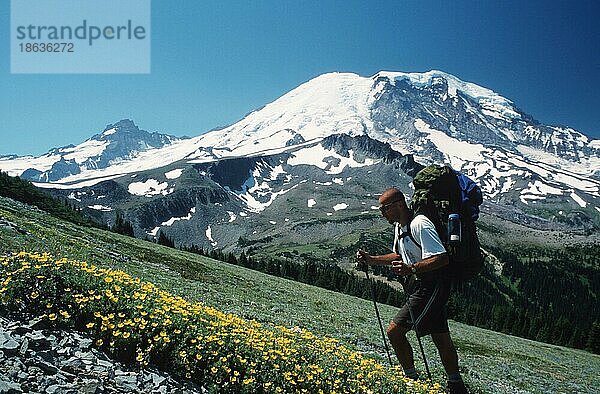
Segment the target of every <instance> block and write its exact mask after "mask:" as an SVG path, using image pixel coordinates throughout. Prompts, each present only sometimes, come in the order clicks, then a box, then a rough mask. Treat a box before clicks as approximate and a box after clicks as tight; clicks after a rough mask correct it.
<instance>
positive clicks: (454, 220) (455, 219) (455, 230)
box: [448, 213, 461, 245]
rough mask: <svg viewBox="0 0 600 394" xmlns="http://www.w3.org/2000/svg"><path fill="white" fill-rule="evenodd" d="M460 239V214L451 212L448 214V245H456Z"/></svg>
mask: <svg viewBox="0 0 600 394" xmlns="http://www.w3.org/2000/svg"><path fill="white" fill-rule="evenodd" d="M460 240H461V232H460V216H459V215H458V214H457V213H451V214H450V215H448V242H449V243H450V245H458V244H459V243H460Z"/></svg>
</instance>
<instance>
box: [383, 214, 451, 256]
mask: <svg viewBox="0 0 600 394" xmlns="http://www.w3.org/2000/svg"><path fill="white" fill-rule="evenodd" d="M407 230H408V226H403V227H401V226H400V224H399V223H396V228H395V232H394V248H393V249H394V253H396V254H399V255H400V256H402V260H404V262H405V263H407V264H414V263H416V262H417V261H421V260H423V259H426V258H428V257H431V256H435V255H438V254H442V253H446V249H445V248H444V245H443V244H442V241H441V240H440V237H439V235H438V233H437V231H436V230H435V226H434V225H433V223H432V222H431V220H429V219H428V218H427V216H425V215H417V216H415V217H414V218H413V220H412V221H411V222H410V232H411V235H412V236H413V238H414V239H415V241H417V242H418V243H419V245H420V246H421V247H419V245H416V244H415V242H414V241H413V240H412V239H410V237H409V236H406V237H403V238H400V236H401V235H402V234H405V233H406V231H407Z"/></svg>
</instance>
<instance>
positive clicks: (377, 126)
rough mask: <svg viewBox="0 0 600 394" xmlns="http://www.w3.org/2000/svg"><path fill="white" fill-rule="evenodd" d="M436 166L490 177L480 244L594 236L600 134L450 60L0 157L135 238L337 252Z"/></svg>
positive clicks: (376, 225)
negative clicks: (189, 130) (192, 125)
mask: <svg viewBox="0 0 600 394" xmlns="http://www.w3.org/2000/svg"><path fill="white" fill-rule="evenodd" d="M431 163H447V164H450V165H451V166H452V167H453V168H455V169H457V170H460V171H462V172H463V173H466V174H467V175H469V176H470V177H472V178H473V179H475V180H476V181H477V182H478V183H479V184H480V185H481V187H482V189H483V191H484V194H485V197H484V198H485V203H484V205H483V208H482V211H483V215H482V219H481V221H480V229H481V230H483V234H482V237H483V238H484V243H485V242H488V243H489V242H492V243H498V242H504V241H507V242H525V241H527V242H532V243H540V242H541V243H543V244H546V243H553V242H558V243H559V244H561V243H562V241H564V240H565V239H566V240H567V242H569V243H572V242H574V240H575V241H577V240H579V241H583V240H585V239H587V240H590V237H591V240H594V239H597V229H598V226H599V225H600V140H592V139H590V138H588V137H586V136H585V135H583V134H581V133H579V132H577V131H576V130H574V129H572V128H569V127H563V126H550V125H544V124H541V123H539V122H537V121H536V120H535V119H533V118H532V117H531V116H529V115H527V114H526V113H524V112H523V111H521V110H520V109H519V108H517V107H516V106H515V105H514V104H513V103H512V102H511V101H510V100H509V99H506V98H504V97H502V96H500V95H498V94H496V93H494V92H493V91H492V90H489V89H486V88H483V87H480V86H478V85H475V84H473V83H469V82H463V81H461V80H460V79H458V78H456V77H454V76H452V75H449V74H447V73H444V72H440V71H430V72H426V73H400V72H379V73H377V74H375V75H374V76H372V77H362V76H359V75H356V74H350V73H328V74H323V75H320V76H318V77H316V78H314V79H312V80H310V81H308V82H306V83H304V84H302V85H300V86H299V87H297V88H296V89H294V90H292V91H290V92H289V93H287V94H285V95H283V96H282V97H280V98H279V99H277V100H275V101H274V102H272V103H270V104H267V105H265V106H264V107H262V108H260V109H258V110H255V111H253V112H251V113H250V114H248V115H247V116H246V117H244V118H243V119H242V120H240V121H238V122H236V123H235V124H233V125H230V126H228V127H225V128H222V129H218V130H212V131H209V132H207V133H204V134H202V135H199V136H197V137H193V138H188V137H184V138H178V137H173V136H169V135H166V134H160V133H148V132H146V131H143V130H141V129H139V128H138V126H136V125H135V124H134V122H133V121H131V120H127V119H125V120H121V121H119V122H117V123H115V124H111V125H108V126H106V127H105V128H104V130H103V131H102V132H101V133H99V134H96V135H94V136H93V137H91V138H90V139H88V140H86V141H84V142H83V143H81V144H79V145H77V146H73V145H71V146H67V147H62V148H55V149H52V150H51V151H49V152H48V153H46V154H45V155H42V156H40V157H31V156H25V157H17V156H14V155H13V156H5V157H2V158H0V169H1V170H2V171H5V172H7V173H8V174H9V175H12V176H20V177H21V178H22V179H27V180H30V181H32V182H34V184H35V185H37V186H39V187H43V188H47V189H48V190H49V191H51V192H52V193H53V194H55V195H57V196H61V197H62V198H66V199H69V200H70V202H71V203H72V204H75V205H77V206H78V207H80V208H82V209H83V210H85V211H86V212H87V213H89V214H90V215H92V216H93V217H95V218H96V219H97V220H99V221H102V222H104V223H107V224H111V223H114V220H115V217H116V213H117V212H122V213H123V215H124V217H125V218H126V220H128V221H129V222H131V224H132V225H133V228H134V231H135V235H136V236H137V237H141V238H144V237H147V238H157V237H158V235H159V232H163V233H164V234H165V235H167V236H168V237H170V238H172V239H173V240H174V241H175V244H176V245H178V246H190V245H197V246H199V247H203V248H205V249H206V248H218V249H221V250H224V251H236V252H239V251H241V250H245V251H248V250H256V249H259V250H260V251H262V252H267V251H269V250H272V251H275V250H276V251H277V253H281V252H282V251H284V250H288V249H289V250H296V251H297V250H299V249H302V250H304V251H306V252H307V255H314V256H315V257H317V258H319V257H321V258H328V257H330V256H331V255H332V253H333V254H334V255H339V254H336V253H334V251H335V250H336V248H340V247H343V246H344V245H348V244H352V243H355V242H357V241H359V240H360V237H361V235H360V234H362V233H363V232H364V231H365V229H369V231H371V232H385V231H386V228H387V226H388V225H387V223H385V222H384V221H382V220H381V218H380V215H379V214H378V213H379V212H378V211H377V193H380V192H381V191H382V190H384V189H385V188H387V187H390V186H396V187H399V188H400V189H401V190H403V191H404V192H406V193H407V195H409V196H410V195H411V177H412V176H413V175H414V174H415V173H416V171H418V170H419V169H420V168H422V166H423V165H427V164H431ZM490 228H493V229H494V231H491V232H486V231H485V230H486V229H490ZM498 231H501V232H502V234H504V235H505V236H502V237H498V236H497V235H498ZM565 234H567V236H566V237H565ZM363 238H364V237H363ZM504 238H506V239H504ZM307 245H312V247H308V246H307ZM341 254H342V255H344V253H341Z"/></svg>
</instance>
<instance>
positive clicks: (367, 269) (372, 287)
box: [365, 266, 393, 367]
mask: <svg viewBox="0 0 600 394" xmlns="http://www.w3.org/2000/svg"><path fill="white" fill-rule="evenodd" d="M365 268H366V269H365V274H366V275H367V282H369V287H370V288H371V298H373V305H375V315H377V321H378V322H379V329H380V330H381V339H383V345H384V346H385V352H386V353H387V356H388V361H389V362H390V367H392V366H393V365H392V357H391V356H390V349H389V347H388V344H387V341H386V340H385V332H384V331H383V324H381V317H380V316H379V308H378V307H377V301H376V299H375V287H374V286H373V284H372V283H371V279H369V267H368V266H367V267H365Z"/></svg>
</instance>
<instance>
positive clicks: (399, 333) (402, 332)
mask: <svg viewBox="0 0 600 394" xmlns="http://www.w3.org/2000/svg"><path fill="white" fill-rule="evenodd" d="M408 331H409V329H408V328H406V327H403V326H401V325H399V324H398V323H396V322H394V321H392V322H390V325H389V326H388V328H387V336H388V338H390V339H395V338H402V337H405V336H406V333H407V332H408Z"/></svg>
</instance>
